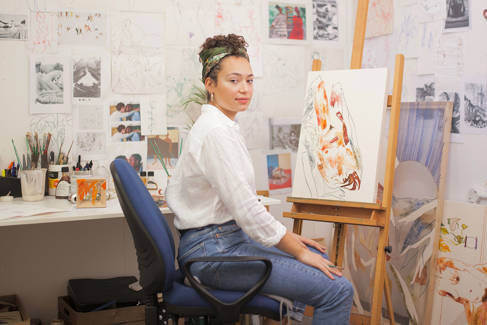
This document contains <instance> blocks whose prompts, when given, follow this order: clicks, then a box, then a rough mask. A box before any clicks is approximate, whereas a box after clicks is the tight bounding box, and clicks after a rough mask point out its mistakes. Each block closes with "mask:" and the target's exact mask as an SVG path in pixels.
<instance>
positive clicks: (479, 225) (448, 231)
mask: <svg viewBox="0 0 487 325" xmlns="http://www.w3.org/2000/svg"><path fill="white" fill-rule="evenodd" d="M486 212H487V211H486V209H485V206H482V205H476V204H467V203H461V202H454V201H446V202H445V211H444V214H443V222H442V231H441V237H440V253H439V257H438V260H437V263H436V265H435V266H436V286H435V289H434V292H433V293H434V304H433V310H432V315H433V319H432V324H441V325H455V324H468V325H478V324H481V325H485V324H487V318H486V317H485V316H486V315H487V256H486V255H485V249H484V248H485V245H486V244H487V242H486V241H487V237H486V234H487V214H486Z"/></svg>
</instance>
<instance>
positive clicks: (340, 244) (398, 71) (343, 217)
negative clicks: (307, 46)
mask: <svg viewBox="0 0 487 325" xmlns="http://www.w3.org/2000/svg"><path fill="white" fill-rule="evenodd" d="M368 5H369V0H359V2H358V7H357V16H356V20H355V33H354V40H353V48H352V60H351V64H350V68H351V69H360V68H361V66H362V53H363V47H364V39H365V28H366V25H367V11H368ZM320 66H321V65H320V64H318V62H313V70H319V69H320ZM403 69H404V56H403V55H402V54H398V55H396V61H395V67H394V86H393V91H392V96H388V98H387V105H388V107H391V115H390V125H389V135H388V143H387V158H386V171H385V178H384V191H383V197H382V202H381V203H377V204H373V203H358V202H342V201H331V200H319V199H302V198H294V197H288V198H287V201H288V202H292V203H293V205H292V208H291V212H284V214H283V216H284V217H286V218H292V219H294V227H293V231H294V232H295V233H297V234H301V231H302V226H303V220H312V221H323V222H333V223H335V233H334V236H333V243H332V247H331V251H330V255H329V256H330V258H331V259H332V261H333V262H334V263H335V264H336V265H339V266H342V265H343V256H344V248H345V236H346V233H347V227H346V226H347V225H349V224H350V225H360V226H369V227H377V228H379V241H378V245H377V259H376V264H375V275H374V288H373V296H372V308H371V316H370V324H373V325H376V324H380V320H381V314H382V291H383V290H384V291H385V296H386V303H387V309H388V312H389V319H390V323H391V324H394V312H393V309H392V301H391V296H390V292H391V291H390V290H391V287H390V284H389V281H388V278H387V276H386V268H385V267H386V265H385V262H386V260H385V250H386V249H387V248H388V246H387V242H388V234H389V221H390V210H391V200H392V187H393V182H394V163H395V159H396V147H397V134H398V128H399V110H400V105H401V91H402V79H403ZM367 323H368V322H367V321H365V322H364V323H363V324H367Z"/></svg>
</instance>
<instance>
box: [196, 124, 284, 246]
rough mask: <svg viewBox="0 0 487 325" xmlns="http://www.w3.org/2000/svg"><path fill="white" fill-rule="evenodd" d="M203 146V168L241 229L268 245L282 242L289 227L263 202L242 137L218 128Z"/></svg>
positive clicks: (208, 135) (210, 133)
mask: <svg viewBox="0 0 487 325" xmlns="http://www.w3.org/2000/svg"><path fill="white" fill-rule="evenodd" d="M201 149H202V151H201V163H202V166H201V167H202V170H203V172H204V173H205V175H206V177H207V178H208V181H209V182H210V184H211V185H212V186H213V187H214V188H215V190H216V191H217V193H218V194H219V197H220V198H221V200H222V202H223V204H224V206H225V208H226V209H227V210H228V212H229V213H230V214H231V215H232V217H233V218H234V219H235V221H236V223H237V224H238V225H239V226H240V228H242V230H243V231H244V232H245V233H246V234H247V235H249V236H250V237H251V238H252V239H254V240H255V241H257V242H259V243H261V244H262V245H264V246H274V245H276V244H277V243H279V241H280V240H281V239H282V237H283V236H284V234H285V233H286V227H284V225H283V224H281V223H280V222H279V221H277V220H276V219H275V218H274V217H273V216H272V215H271V214H270V213H269V212H267V210H266V208H265V207H264V206H263V205H262V203H260V202H259V200H258V198H257V195H256V193H255V191H254V189H253V188H252V186H251V185H250V183H249V181H248V179H249V175H252V176H253V171H252V168H253V167H252V166H251V164H250V165H249V163H248V162H247V161H246V159H247V153H246V152H245V151H244V149H243V148H242V145H241V143H240V142H239V140H238V137H232V136H229V134H228V132H227V130H225V129H224V128H215V129H213V130H211V132H209V133H208V134H207V135H206V137H205V139H204V140H203V146H202V148H201ZM249 168H250V169H251V170H249Z"/></svg>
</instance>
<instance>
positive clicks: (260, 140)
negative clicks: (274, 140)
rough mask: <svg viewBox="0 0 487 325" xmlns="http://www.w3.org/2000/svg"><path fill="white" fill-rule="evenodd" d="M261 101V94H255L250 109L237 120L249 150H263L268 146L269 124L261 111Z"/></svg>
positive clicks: (239, 115)
mask: <svg viewBox="0 0 487 325" xmlns="http://www.w3.org/2000/svg"><path fill="white" fill-rule="evenodd" d="M260 100H261V98H260V95H259V93H254V97H253V98H252V103H251V104H250V107H249V108H248V109H247V110H246V111H244V112H241V113H239V114H237V117H236V118H235V121H236V122H237V123H238V125H239V127H240V133H241V134H242V136H243V138H244V139H245V144H246V145H247V149H263V148H266V147H267V146H268V135H269V131H268V127H269V124H268V122H267V119H266V118H265V115H264V113H263V112H262V111H261V105H260V104H259V103H260Z"/></svg>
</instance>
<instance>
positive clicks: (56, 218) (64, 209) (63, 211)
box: [0, 196, 281, 227]
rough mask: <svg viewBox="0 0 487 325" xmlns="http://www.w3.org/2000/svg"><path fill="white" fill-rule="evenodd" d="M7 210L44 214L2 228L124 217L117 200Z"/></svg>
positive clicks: (10, 220) (13, 219)
mask: <svg viewBox="0 0 487 325" xmlns="http://www.w3.org/2000/svg"><path fill="white" fill-rule="evenodd" d="M259 198H260V199H261V200H262V204H264V205H276V204H280V203H281V201H280V200H277V199H272V198H267V197H259ZM5 209H15V210H21V209H25V210H33V209H34V210H36V211H39V212H40V213H42V214H36V215H31V216H15V214H14V213H12V215H10V216H7V217H6V218H2V219H0V227H5V226H15V225H30V224H38V223H51V222H67V221H81V220H97V219H109V218H122V217H123V214H122V208H121V207H120V204H119V203H118V200H117V199H111V200H108V201H107V207H106V208H84V209H77V208H76V206H75V205H74V204H72V203H70V202H69V201H68V200H56V199H55V198H54V197H52V196H50V197H46V198H45V199H44V200H42V201H38V202H25V201H23V200H22V199H20V198H17V199H14V200H13V201H12V202H0V210H5ZM161 211H162V213H166V214H169V213H172V212H171V210H170V209H169V208H162V209H161Z"/></svg>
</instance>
